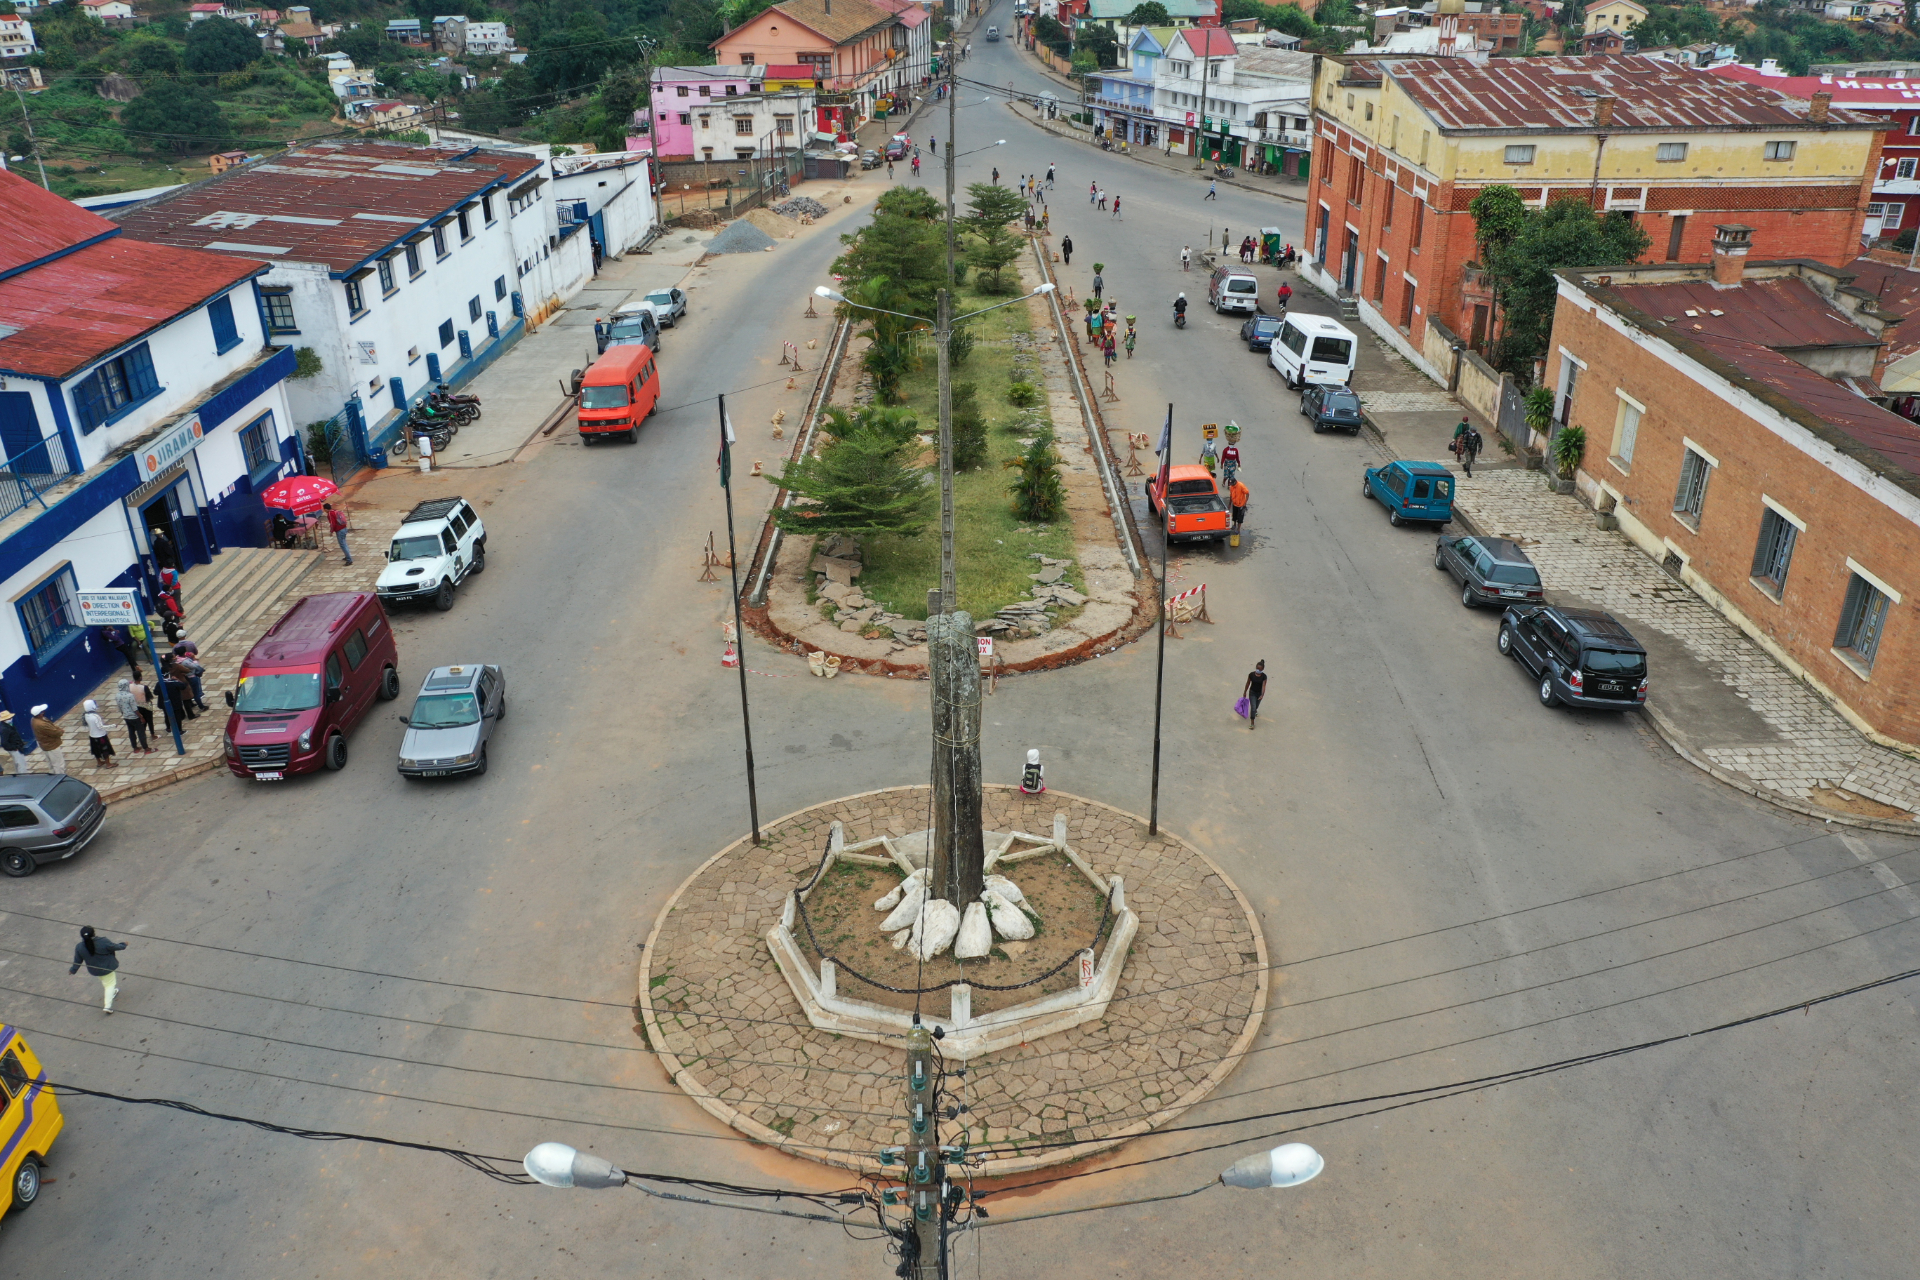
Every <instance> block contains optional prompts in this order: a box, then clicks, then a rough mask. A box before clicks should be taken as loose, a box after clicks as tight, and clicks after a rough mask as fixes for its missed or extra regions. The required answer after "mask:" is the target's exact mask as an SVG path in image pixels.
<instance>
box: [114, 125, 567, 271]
mask: <svg viewBox="0 0 1920 1280" xmlns="http://www.w3.org/2000/svg"><path fill="white" fill-rule="evenodd" d="M539 165H540V161H539V160H538V159H537V158H535V157H533V156H530V155H522V154H519V153H517V152H505V151H479V150H471V149H465V148H462V149H458V150H455V149H448V148H440V147H423V146H411V145H408V144H406V143H398V142H347V143H325V142H323V143H311V144H308V145H306V146H303V147H300V148H299V149H298V150H295V151H289V152H288V153H287V154H285V155H283V156H276V157H274V158H272V159H270V160H266V161H263V162H261V163H259V164H253V165H248V166H247V167H246V168H244V169H234V170H231V171H229V172H227V173H223V174H220V175H219V176H217V177H214V178H209V179H208V180H206V181H204V182H195V183H192V184H190V185H188V186H185V187H181V188H179V189H178V190H176V191H174V192H171V193H169V194H167V195H164V196H161V197H159V198H158V199H156V200H152V201H149V202H147V203H146V204H139V205H134V206H132V207H130V208H128V209H125V210H123V211H117V212H116V214H115V218H114V220H115V221H117V222H118V223H119V224H120V225H121V226H122V227H124V228H126V232H127V234H128V235H129V236H137V237H138V238H140V239H142V240H150V241H155V242H158V243H162V244H173V245H181V246H186V247H191V248H195V249H212V250H214V251H216V252H219V253H235V254H240V255H242V256H246V257H253V258H264V259H266V260H267V261H270V262H271V261H276V260H285V261H291V262H321V263H325V264H326V265H327V267H328V269H329V270H331V271H333V272H334V273H336V274H338V273H343V272H347V271H350V270H352V269H353V268H355V267H357V266H359V265H360V264H361V263H363V262H365V261H366V260H367V259H368V258H370V257H373V256H374V255H375V254H378V253H381V252H383V251H385V250H388V249H390V248H392V247H393V246H395V245H396V244H398V243H399V241H400V240H402V239H403V238H404V237H406V236H408V235H410V234H413V233H415V232H416V231H417V230H418V229H419V227H420V225H421V224H422V223H424V222H427V221H429V220H431V219H434V218H437V217H440V216H441V215H443V214H446V213H449V212H450V211H452V210H454V209H456V208H458V207H459V206H460V205H462V204H464V203H467V202H469V201H472V200H474V199H476V198H478V197H479V195H480V194H481V193H482V192H484V191H487V190H488V189H490V188H493V187H499V186H504V185H508V184H511V183H513V182H516V181H518V180H519V179H521V178H523V177H525V176H526V175H527V174H529V173H531V172H532V171H533V170H535V169H536V168H538V167H539Z"/></svg>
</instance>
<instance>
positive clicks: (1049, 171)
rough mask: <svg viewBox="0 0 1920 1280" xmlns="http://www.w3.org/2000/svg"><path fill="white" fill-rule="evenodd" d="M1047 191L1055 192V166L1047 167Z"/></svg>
mask: <svg viewBox="0 0 1920 1280" xmlns="http://www.w3.org/2000/svg"><path fill="white" fill-rule="evenodd" d="M1047 190H1049V191H1051V190H1053V165H1052V164H1048V165H1047Z"/></svg>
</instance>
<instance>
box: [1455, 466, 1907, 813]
mask: <svg viewBox="0 0 1920 1280" xmlns="http://www.w3.org/2000/svg"><path fill="white" fill-rule="evenodd" d="M1457 505H1458V508H1459V510H1460V511H1461V513H1462V514H1463V515H1464V516H1465V517H1466V518H1467V519H1468V520H1469V521H1471V522H1472V524H1473V525H1474V526H1475V527H1476V528H1477V529H1478V530H1480V531H1482V532H1485V533H1488V534H1496V535H1499V536H1502V537H1511V538H1515V539H1517V540H1519V541H1521V542H1522V543H1523V544H1524V545H1525V546H1526V549H1527V554H1528V555H1529V556H1531V557H1532V559H1533V562H1534V564H1535V565H1536V566H1537V567H1538V568H1539V570H1540V576H1541V578H1542V580H1543V581H1544V582H1545V583H1546V585H1547V588H1548V589H1549V590H1550V591H1552V592H1554V593H1555V594H1556V595H1563V596H1564V595H1570V596H1575V597H1578V599H1579V600H1580V601H1581V602H1582V603H1585V604H1588V605H1591V606H1593V607H1595V608H1599V609H1605V610H1607V611H1608V612H1610V613H1613V614H1616V615H1618V616H1620V617H1622V618H1625V619H1628V620H1629V621H1630V622H1632V623H1636V624H1640V625H1641V627H1643V628H1644V627H1652V628H1654V629H1656V630H1657V631H1659V632H1661V633H1662V634H1663V635H1665V636H1668V637H1671V638H1672V640H1674V641H1676V642H1678V646H1679V647H1680V648H1681V649H1683V650H1684V653H1685V655H1686V657H1689V658H1691V659H1692V660H1693V661H1694V662H1696V663H1698V664H1700V665H1701V667H1702V668H1704V674H1705V675H1706V676H1707V677H1708V678H1707V679H1705V680H1695V679H1689V678H1684V677H1683V678H1681V679H1679V680H1673V679H1668V678H1663V673H1662V671H1661V666H1662V662H1661V659H1662V657H1663V656H1666V657H1668V658H1669V660H1671V658H1672V657H1673V656H1678V655H1663V654H1662V653H1660V652H1659V651H1658V649H1657V648H1656V646H1655V645H1654V644H1652V643H1649V644H1648V648H1649V650H1650V651H1652V656H1653V692H1652V696H1651V697H1650V698H1649V700H1648V707H1647V710H1648V712H1649V714H1650V715H1651V717H1652V718H1653V720H1654V723H1655V725H1656V727H1657V728H1658V729H1659V730H1660V733H1661V736H1662V737H1664V738H1666V740H1667V741H1668V742H1669V743H1670V744H1672V745H1673V746H1674V748H1675V750H1677V751H1679V752H1680V753H1681V754H1682V755H1684V756H1687V757H1688V758H1690V759H1692V761H1693V762H1694V763H1695V764H1699V765H1702V767H1706V768H1708V769H1709V770H1710V771H1711V772H1713V773H1714V774H1715V775H1716V776H1718V777H1720V778H1722V780H1723V781H1728V782H1731V783H1733V784H1734V785H1736V786H1742V787H1743V789H1747V790H1751V791H1752V792H1753V793H1754V794H1757V795H1761V796H1763V797H1764V798H1767V799H1772V800H1781V799H1785V800H1788V801H1792V802H1794V803H1793V804H1792V806H1791V807H1794V808H1799V809H1802V810H1805V808H1806V806H1808V805H1813V806H1817V807H1818V811H1819V814H1820V816H1822V817H1827V816H1833V817H1837V818H1843V817H1849V816H1850V817H1855V818H1858V817H1880V818H1894V819H1897V820H1899V821H1901V822H1903V823H1910V821H1911V819H1903V818H1900V817H1899V815H1896V814H1888V813H1874V812H1872V807H1871V806H1860V805H1857V804H1850V803H1849V802H1848V800H1847V796H1846V795H1845V794H1839V793H1851V794H1852V795H1854V796H1863V797H1865V798H1866V799H1868V800H1870V801H1874V802H1876V804H1877V805H1883V806H1890V807H1891V808H1893V809H1897V810H1903V811H1905V813H1907V814H1914V813H1920V761H1915V760H1912V759H1910V758H1908V757H1907V756H1904V755H1901V754H1900V753H1898V752H1896V751H1891V750H1888V749H1887V748H1885V747H1881V746H1879V745H1877V744H1875V743H1874V742H1872V741H1870V740H1869V739H1868V738H1867V737H1866V736H1865V735H1863V734H1861V733H1860V732H1859V731H1858V730H1856V729H1855V728H1854V727H1853V725H1851V724H1850V723H1848V721H1847V720H1846V719H1845V718H1844V717H1843V716H1841V715H1840V713H1839V712H1837V711H1835V710H1834V709H1833V708H1832V707H1831V706H1829V705H1828V704H1827V702H1826V701H1825V700H1824V699H1823V698H1821V697H1820V695H1819V694H1817V693H1815V692H1814V691H1813V690H1812V689H1810V688H1809V687H1807V686H1806V685H1805V684H1803V683H1801V682H1800V681H1799V680H1797V679H1795V678H1794V677H1793V676H1792V675H1790V674H1788V672H1787V671H1785V670H1784V669H1783V668H1782V667H1780V665H1779V664H1778V663H1776V662H1775V661H1774V660H1773V659H1772V658H1771V657H1769V656H1768V654H1767V653H1766V651H1765V650H1763V649H1762V648H1761V647H1760V646H1759V645H1757V644H1755V643H1754V642H1753V641H1752V640H1750V639H1748V638H1747V636H1746V635H1745V634H1743V633H1742V632H1741V631H1740V630H1739V628H1737V627H1735V626H1734V625H1733V623H1731V622H1729V621H1728V620H1727V619H1726V618H1725V617H1723V616H1721V615H1720V614H1719V613H1718V612H1716V611H1715V610H1714V609H1712V608H1711V607H1710V606H1709V605H1708V604H1707V603H1706V602H1705V601H1704V600H1702V599H1701V598H1700V597H1699V596H1698V595H1696V594H1695V593H1694V592H1693V591H1692V590H1691V589H1689V588H1688V587H1686V586H1684V585H1683V584H1681V583H1679V582H1677V581H1675V580H1674V579H1673V578H1671V577H1670V576H1668V575H1667V574H1666V573H1665V572H1664V571H1663V570H1662V569H1661V568H1660V566H1659V565H1657V564H1656V563H1654V561H1652V560H1651V559H1649V558H1648V557H1647V556H1646V555H1645V554H1644V553H1642V552H1641V550H1640V549H1639V548H1638V547H1636V546H1634V545H1633V543H1631V542H1629V541H1628V540H1627V539H1626V538H1625V537H1624V536H1622V535H1621V534H1619V533H1617V532H1611V531H1607V530H1602V529H1599V528H1597V527H1596V526H1595V523H1594V516H1593V512H1592V511H1590V510H1589V509H1588V508H1587V507H1586V506H1585V504H1583V503H1582V502H1580V500H1579V499H1577V498H1574V497H1565V496H1561V495H1559V494H1555V493H1550V492H1548V491H1547V489H1546V486H1545V484H1544V483H1543V481H1542V478H1541V476H1540V474H1539V473H1538V472H1533V471H1520V470H1498V471H1483V472H1482V473H1480V474H1478V475H1475V476H1473V477H1472V478H1471V479H1468V478H1465V477H1462V478H1461V480H1460V482H1459V497H1458V499H1457ZM1642 639H1643V641H1645V640H1646V639H1647V638H1646V637H1645V636H1644V635H1643V636H1642ZM1716 686H1717V687H1716ZM1729 695H1730V697H1731V699H1732V700H1734V701H1733V702H1730V701H1729ZM1736 704H1737V705H1736ZM1862 810H1866V812H1862Z"/></svg>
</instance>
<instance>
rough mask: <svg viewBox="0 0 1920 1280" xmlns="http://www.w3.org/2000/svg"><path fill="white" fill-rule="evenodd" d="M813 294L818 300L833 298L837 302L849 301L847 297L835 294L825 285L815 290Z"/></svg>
mask: <svg viewBox="0 0 1920 1280" xmlns="http://www.w3.org/2000/svg"><path fill="white" fill-rule="evenodd" d="M813 294H814V296H815V297H816V298H831V299H832V300H833V301H835V302H845V301H846V300H847V297H846V295H845V294H843V293H835V292H834V291H833V290H831V289H829V288H827V286H825V285H820V286H819V287H817V288H816V289H814V291H813ZM856 305H857V304H856Z"/></svg>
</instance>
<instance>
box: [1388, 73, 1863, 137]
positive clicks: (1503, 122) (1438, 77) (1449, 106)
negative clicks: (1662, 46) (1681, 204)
mask: <svg viewBox="0 0 1920 1280" xmlns="http://www.w3.org/2000/svg"><path fill="white" fill-rule="evenodd" d="M1382 70H1383V71H1384V72H1385V73H1386V74H1387V75H1390V76H1392V77H1393V78H1394V79H1395V80H1396V81H1397V82H1398V83H1399V84H1400V86H1401V88H1402V89H1404V90H1405V91H1406V93H1407V96H1408V97H1410V98H1412V99H1413V100H1414V101H1415V102H1416V103H1418V104H1419V105H1420V106H1421V107H1423V108H1425V109H1426V110H1427V112H1428V113H1429V114H1431V115H1432V116H1433V118H1434V119H1435V120H1436V121H1438V122H1439V124H1440V126H1441V127H1442V128H1444V129H1461V130H1468V129H1576V130H1580V131H1583V132H1584V131H1590V130H1593V129H1594V128H1596V126H1595V124H1594V122H1593V116H1594V105H1595V100H1596V99H1597V98H1601V97H1611V98H1612V99H1613V100H1614V106H1613V123H1612V124H1611V125H1610V126H1608V127H1609V129H1610V130H1612V131H1614V132H1618V131H1619V130H1622V129H1654V130H1659V131H1661V132H1664V133H1685V132H1687V131H1689V130H1699V129H1737V128H1742V127H1745V128H1753V129H1764V128H1769V127H1773V128H1779V127H1781V126H1793V125H1797V126H1800V127H1803V128H1813V127H1816V126H1813V125H1811V124H1810V123H1809V122H1808V120H1807V108H1806V105H1805V104H1804V103H1802V102H1800V101H1797V100H1796V99H1794V98H1792V97H1790V96H1788V95H1787V94H1784V93H1781V92H1778V91H1775V90H1773V89H1770V88H1767V87H1765V86H1762V85H1756V84H1748V83H1746V82H1744V81H1741V80H1733V79H1729V78H1727V77H1725V76H1718V75H1715V74H1713V73H1712V72H1710V71H1702V70H1700V69H1699V68H1696V67H1686V66H1681V65H1680V64H1679V63H1675V62H1663V61H1661V60H1659V59H1658V58H1643V57H1637V56H1634V57H1619V56H1610V57H1575V58H1493V59H1490V60H1489V61H1487V62H1486V63H1484V64H1482V65H1475V64H1474V63H1471V62H1469V61H1467V60H1466V59H1465V58H1417V59H1409V60H1407V61H1404V62H1388V63H1383V64H1382ZM1828 125H1829V126H1832V127H1840V128H1848V127H1854V128H1866V127H1884V125H1883V122H1881V121H1880V120H1879V118H1878V117H1876V116H1871V115H1866V114H1862V113H1860V112H1855V111H1847V110H1843V109H1841V108H1838V107H1835V108H1834V109H1833V110H1832V111H1831V112H1830V113H1829V115H1828Z"/></svg>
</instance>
